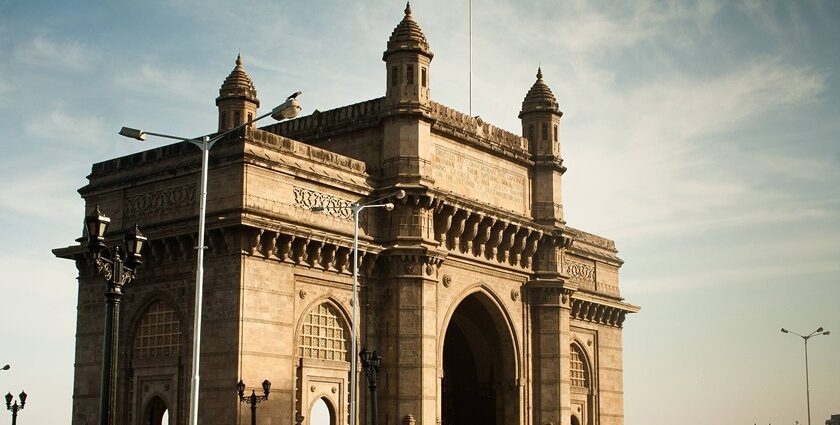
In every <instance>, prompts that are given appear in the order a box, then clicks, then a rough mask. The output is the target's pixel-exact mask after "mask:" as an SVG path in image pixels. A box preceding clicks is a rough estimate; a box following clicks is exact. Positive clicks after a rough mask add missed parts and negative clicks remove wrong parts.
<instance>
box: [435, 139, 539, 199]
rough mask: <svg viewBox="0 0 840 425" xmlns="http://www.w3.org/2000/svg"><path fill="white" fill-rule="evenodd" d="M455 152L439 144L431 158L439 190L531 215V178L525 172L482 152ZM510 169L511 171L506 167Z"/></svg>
mask: <svg viewBox="0 0 840 425" xmlns="http://www.w3.org/2000/svg"><path fill="white" fill-rule="evenodd" d="M465 150H466V149H462V150H455V149H452V148H450V147H447V146H444V145H442V144H440V143H438V144H435V147H434V152H433V154H432V177H433V178H434V179H435V183H436V185H437V186H438V188H439V189H443V190H450V191H452V192H453V193H456V194H459V195H462V196H464V197H467V198H471V199H475V200H477V201H481V202H485V203H487V204H490V205H493V206H495V207H498V208H502V209H506V210H510V211H515V212H517V213H520V214H527V213H528V210H529V209H528V191H527V189H528V186H527V185H528V178H527V174H526V172H525V170H524V169H517V168H521V167H518V166H516V165H513V164H506V163H505V162H504V161H501V160H496V159H495V158H492V157H490V156H489V155H482V156H486V158H481V157H480V156H479V155H481V153H480V152H470V155H467V154H466V152H464V151H465ZM502 164H504V165H509V166H508V167H503V166H502Z"/></svg>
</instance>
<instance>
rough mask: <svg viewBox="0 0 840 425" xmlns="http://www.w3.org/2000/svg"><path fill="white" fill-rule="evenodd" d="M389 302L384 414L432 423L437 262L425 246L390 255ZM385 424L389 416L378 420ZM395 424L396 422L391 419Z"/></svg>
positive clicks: (435, 394) (434, 380) (390, 252)
mask: <svg viewBox="0 0 840 425" xmlns="http://www.w3.org/2000/svg"><path fill="white" fill-rule="evenodd" d="M388 259H389V265H390V272H391V273H390V278H389V282H388V283H387V285H389V286H390V297H389V300H387V302H388V303H389V304H390V306H389V308H387V311H388V312H387V313H386V314H385V317H384V318H383V319H382V320H383V321H385V322H386V323H387V324H386V325H385V327H386V328H387V331H386V332H387V334H386V335H384V338H383V340H384V341H385V345H386V347H385V350H384V359H383V368H384V369H385V370H387V375H388V378H387V379H388V382H387V383H386V384H385V386H384V387H383V391H382V393H383V394H382V395H383V397H382V398H383V403H382V404H381V406H382V408H381V409H382V411H383V413H384V412H387V413H388V414H389V415H391V418H394V417H396V418H404V417H407V416H413V417H414V418H416V419H417V421H418V422H419V423H421V424H434V423H435V421H436V412H437V404H436V401H437V387H438V380H437V379H438V373H437V370H438V369H437V362H436V359H437V357H436V354H437V340H438V336H437V321H436V317H437V302H436V299H437V277H436V276H437V267H438V265H439V260H438V259H437V257H435V255H434V254H433V253H432V254H430V253H428V252H426V248H424V247H414V248H398V249H394V250H390V251H389V252H388ZM380 419H381V420H380V422H381V423H385V418H384V417H380ZM391 420H393V419H391Z"/></svg>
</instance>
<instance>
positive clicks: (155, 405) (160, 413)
mask: <svg viewBox="0 0 840 425" xmlns="http://www.w3.org/2000/svg"><path fill="white" fill-rule="evenodd" d="M145 413H146V414H145V415H143V422H142V423H143V424H146V425H169V409H168V408H167V407H166V402H165V401H163V399H162V398H160V397H154V398H152V399H151V400H149V402H148V403H147V404H146V412H145Z"/></svg>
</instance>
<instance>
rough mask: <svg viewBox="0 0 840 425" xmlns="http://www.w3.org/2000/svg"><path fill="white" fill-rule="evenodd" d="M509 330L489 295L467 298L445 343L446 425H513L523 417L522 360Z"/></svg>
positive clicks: (443, 403)
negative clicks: (520, 391) (519, 369)
mask: <svg viewBox="0 0 840 425" xmlns="http://www.w3.org/2000/svg"><path fill="white" fill-rule="evenodd" d="M513 347H514V344H513V339H512V337H511V335H510V330H509V326H508V325H507V322H506V320H505V319H504V317H503V316H502V314H501V312H500V311H499V309H498V307H497V305H496V304H495V303H493V301H492V300H491V299H490V298H489V297H488V296H487V295H485V294H484V293H481V292H476V293H474V294H471V295H469V296H468V297H466V298H465V299H464V300H463V301H461V303H460V304H459V305H458V307H457V308H456V309H455V311H454V312H453V313H452V317H451V318H450V320H449V325H448V326H447V329H446V336H445V338H444V343H443V379H442V381H441V396H442V400H441V416H442V418H441V419H442V424H443V425H457V424H475V425H512V424H515V423H517V419H518V418H519V412H518V409H519V395H518V391H517V388H515V386H514V385H513V383H514V382H515V378H516V361H515V353H514V351H513Z"/></svg>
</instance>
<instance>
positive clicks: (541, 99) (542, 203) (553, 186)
mask: <svg viewBox="0 0 840 425" xmlns="http://www.w3.org/2000/svg"><path fill="white" fill-rule="evenodd" d="M562 116H563V112H560V107H559V105H558V104H557V98H555V97H554V94H553V93H551V89H550V88H548V86H547V85H546V84H545V82H543V75H542V69H540V68H537V81H536V82H534V85H533V86H531V89H530V90H528V94H526V95H525V100H523V101H522V111H521V112H519V118H520V119H521V120H522V135H523V136H524V137H525V138H527V139H528V145H529V150H530V152H531V158H532V159H533V161H534V178H533V180H532V199H533V201H534V204H533V210H532V213H533V216H534V220H535V221H537V222H538V223H541V224H546V225H555V226H562V225H564V224H565V222H564V221H563V199H562V193H563V192H562V189H561V176H562V175H563V173H564V172H565V171H566V168H565V167H563V159H562V158H561V157H560V140H559V131H560V117H562Z"/></svg>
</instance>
